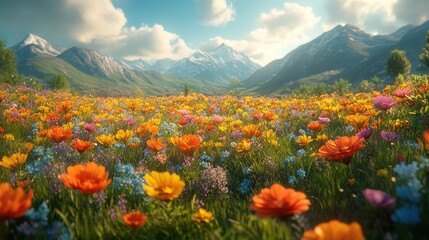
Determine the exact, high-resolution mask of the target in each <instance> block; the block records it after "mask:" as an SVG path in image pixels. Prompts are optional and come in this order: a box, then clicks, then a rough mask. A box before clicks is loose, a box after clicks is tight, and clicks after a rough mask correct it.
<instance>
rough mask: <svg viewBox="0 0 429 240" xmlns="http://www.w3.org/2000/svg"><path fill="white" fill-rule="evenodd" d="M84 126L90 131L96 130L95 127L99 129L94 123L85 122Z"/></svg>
mask: <svg viewBox="0 0 429 240" xmlns="http://www.w3.org/2000/svg"><path fill="white" fill-rule="evenodd" d="M83 128H84V129H85V130H86V131H88V132H93V131H95V129H97V126H95V125H94V124H90V123H85V124H83Z"/></svg>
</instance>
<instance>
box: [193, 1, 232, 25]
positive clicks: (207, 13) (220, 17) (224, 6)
mask: <svg viewBox="0 0 429 240" xmlns="http://www.w3.org/2000/svg"><path fill="white" fill-rule="evenodd" d="M194 2H195V4H196V7H197V11H198V15H199V18H200V20H201V22H202V23H203V24H204V25H212V26H218V25H222V24H226V23H227V22H229V21H232V20H234V9H233V7H232V3H231V2H229V1H228V0H194Z"/></svg>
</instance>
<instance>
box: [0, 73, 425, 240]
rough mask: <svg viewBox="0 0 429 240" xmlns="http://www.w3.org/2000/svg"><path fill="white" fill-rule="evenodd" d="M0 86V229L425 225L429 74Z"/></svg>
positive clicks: (126, 232)
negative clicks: (166, 86) (185, 85)
mask: <svg viewBox="0 0 429 240" xmlns="http://www.w3.org/2000/svg"><path fill="white" fill-rule="evenodd" d="M0 89H1V90H0V113H1V117H0V146H1V148H0V157H1V162H0V182H1V184H0V225H1V226H0V234H1V237H0V238H2V239H364V238H366V239H427V238H428V237H427V230H426V229H424V226H429V206H428V203H429V193H428V190H429V178H428V171H429V158H428V155H427V150H428V149H429V130H426V129H429V105H428V101H429V79H428V76H417V75H414V76H410V77H408V78H406V79H405V80H403V81H397V82H396V83H395V84H393V85H389V86H387V87H386V88H384V89H383V90H382V91H373V92H369V93H345V94H338V93H333V94H329V95H322V96H299V97H298V96H284V97H278V98H269V97H251V96H242V97H237V96H227V95H225V96H205V95H202V94H197V93H193V94H191V95H188V96H183V95H181V96H169V97H145V98H99V97H88V96H78V95H72V94H70V93H64V92H51V91H43V90H35V89H32V88H29V87H26V86H14V87H13V86H10V85H6V84H3V85H1V86H0Z"/></svg>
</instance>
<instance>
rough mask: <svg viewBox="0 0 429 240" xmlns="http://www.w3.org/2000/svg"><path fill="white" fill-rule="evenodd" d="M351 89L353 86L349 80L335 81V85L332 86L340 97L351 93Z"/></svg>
mask: <svg viewBox="0 0 429 240" xmlns="http://www.w3.org/2000/svg"><path fill="white" fill-rule="evenodd" d="M351 87H352V84H351V83H350V82H349V80H347V79H344V78H340V79H339V80H337V81H335V83H334V85H333V86H332V90H333V91H334V92H337V93H339V94H340V95H343V94H345V93H348V92H350V89H351Z"/></svg>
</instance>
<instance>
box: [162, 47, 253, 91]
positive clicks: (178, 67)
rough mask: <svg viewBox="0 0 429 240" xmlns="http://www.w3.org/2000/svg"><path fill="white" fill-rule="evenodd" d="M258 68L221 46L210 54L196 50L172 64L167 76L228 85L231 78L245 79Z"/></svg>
mask: <svg viewBox="0 0 429 240" xmlns="http://www.w3.org/2000/svg"><path fill="white" fill-rule="evenodd" d="M259 67H260V66H259V65H257V64H256V63H253V62H252V61H251V60H250V58H249V57H247V56H246V55H245V54H243V53H240V52H237V51H235V50H234V49H232V48H230V47H228V46H226V45H225V44H221V45H220V46H219V47H217V48H216V49H214V50H213V51H210V52H205V51H201V50H196V51H195V52H193V53H192V54H191V55H190V56H189V57H186V58H183V59H181V60H179V61H177V62H176V63H174V64H173V65H172V66H171V67H170V69H169V70H168V71H167V72H166V73H167V74H170V75H173V76H176V77H194V78H198V79H206V80H211V81H215V82H220V83H229V82H230V81H231V79H232V78H233V77H236V78H238V79H245V78H247V77H248V76H250V74H252V73H253V72H255V71H256V70H257V69H258V68H259Z"/></svg>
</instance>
